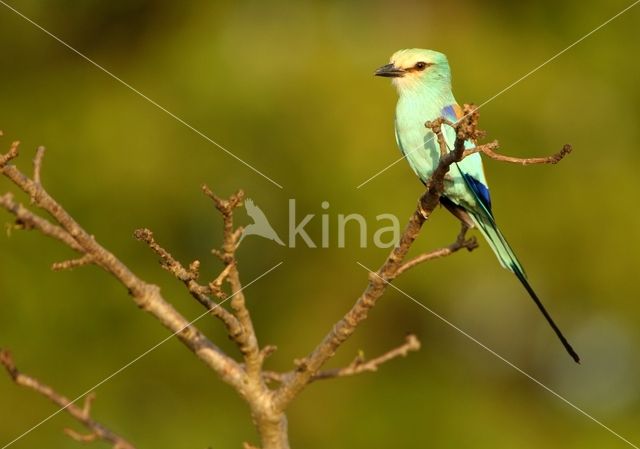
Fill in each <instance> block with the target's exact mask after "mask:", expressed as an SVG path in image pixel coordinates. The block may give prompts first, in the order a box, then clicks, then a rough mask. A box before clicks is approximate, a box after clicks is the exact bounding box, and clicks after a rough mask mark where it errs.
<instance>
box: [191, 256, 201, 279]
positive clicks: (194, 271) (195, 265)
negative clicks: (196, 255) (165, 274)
mask: <svg viewBox="0 0 640 449" xmlns="http://www.w3.org/2000/svg"><path fill="white" fill-rule="evenodd" d="M189 273H191V276H192V277H193V280H196V279H198V278H199V277H200V261H199V260H194V261H193V262H191V263H190V264H189Z"/></svg>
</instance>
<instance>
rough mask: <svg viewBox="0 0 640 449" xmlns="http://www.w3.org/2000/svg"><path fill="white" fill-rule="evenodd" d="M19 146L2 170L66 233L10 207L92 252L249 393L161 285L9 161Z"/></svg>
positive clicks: (139, 300)
mask: <svg viewBox="0 0 640 449" xmlns="http://www.w3.org/2000/svg"><path fill="white" fill-rule="evenodd" d="M17 148H18V147H17V144H14V145H13V146H12V147H11V149H10V150H9V152H8V153H7V154H5V155H1V156H0V162H1V164H0V173H2V174H3V175H4V176H5V177H7V178H8V179H9V180H11V181H12V182H13V183H14V184H16V185H17V186H18V187H19V188H20V189H21V190H23V191H24V192H25V193H26V194H27V195H29V197H31V198H32V199H33V201H34V204H35V205H36V206H38V207H40V208H42V209H44V210H45V211H47V212H48V213H49V214H50V215H51V216H52V217H53V218H54V219H55V221H56V222H57V223H58V225H59V227H60V228H61V229H62V230H63V231H64V232H61V231H60V229H58V228H57V227H53V226H56V225H51V223H49V222H47V221H46V220H43V219H36V218H35V215H34V214H31V213H29V214H25V213H24V211H21V209H20V208H19V207H18V208H16V207H9V208H7V210H9V212H12V213H14V214H15V215H16V216H19V215H18V214H20V213H22V214H23V215H26V218H27V220H26V222H27V223H30V224H33V225H34V227H35V228H36V229H39V230H42V231H43V232H44V233H46V234H47V235H50V236H53V237H56V238H58V239H59V240H60V241H62V242H64V243H67V244H68V246H70V247H72V248H73V249H75V250H78V252H80V253H81V254H82V255H90V256H91V257H92V261H93V263H95V264H96V265H98V266H100V267H102V268H103V269H104V270H106V271H107V272H109V273H111V274H112V275H113V276H114V277H115V278H116V279H118V280H119V281H120V282H121V283H122V284H123V285H124V286H125V287H126V288H127V290H128V291H129V293H130V295H131V297H132V299H133V300H134V301H135V303H136V304H137V305H138V307H140V308H141V309H142V310H145V311H146V312H148V313H150V314H151V315H153V316H154V317H155V318H157V319H158V320H159V321H160V322H161V323H162V324H163V325H164V326H165V327H166V328H167V329H169V331H171V332H172V333H173V334H175V335H176V336H177V337H178V339H179V340H180V341H181V342H182V343H184V344H185V345H186V346H187V347H188V348H189V349H190V350H191V351H193V352H194V354H196V356H197V357H198V358H199V359H201V360H202V361H203V362H204V363H205V364H207V366H209V367H210V368H211V369H213V370H214V371H215V372H217V373H218V375H219V376H220V377H221V378H222V379H223V380H224V381H225V382H227V383H229V384H231V385H232V386H234V388H236V390H237V391H238V392H239V393H240V395H241V396H243V397H244V396H246V394H247V390H246V383H245V381H244V379H245V373H244V370H243V369H242V368H241V367H240V365H239V364H238V363H237V362H236V361H235V360H233V359H231V358H230V357H229V356H227V355H226V354H224V352H223V351H222V350H221V349H220V348H218V347H217V346H216V345H214V344H213V343H212V342H211V341H210V340H209V339H208V338H206V337H205V336H204V334H202V332H200V330H198V329H197V328H196V327H195V326H194V325H193V324H191V323H190V322H189V321H188V320H187V319H186V318H185V317H184V316H182V315H181V314H180V313H179V312H178V311H177V310H176V309H175V308H173V306H172V305H171V304H169V303H168V302H167V301H166V300H165V299H164V298H163V296H162V294H161V293H160V289H159V287H157V286H156V285H153V284H148V283H146V282H144V281H143V280H142V279H140V278H138V277H137V276H136V275H135V274H134V273H133V272H132V271H131V270H130V269H129V268H128V267H127V266H126V265H125V264H123V263H122V262H121V261H120V260H119V259H118V258H117V257H116V256H115V255H114V254H112V253H111V252H109V251H108V250H107V249H105V248H104V247H103V246H101V245H100V244H99V243H98V242H97V241H96V240H95V239H94V238H93V236H92V235H90V234H89V233H88V232H86V231H85V230H84V229H83V228H82V227H81V226H80V225H79V224H78V223H77V222H76V221H75V220H74V219H73V217H72V216H71V215H70V214H69V213H68V212H67V211H66V210H65V209H64V208H63V207H62V206H61V205H60V204H59V203H58V202H57V201H56V200H55V199H53V197H51V196H50V195H49V194H48V193H47V191H46V190H45V189H44V188H43V187H42V185H40V184H38V183H36V182H34V181H33V180H32V179H30V178H28V177H27V176H25V175H24V174H23V173H22V172H21V171H20V170H18V169H17V168H16V167H15V166H14V165H9V164H7V162H8V161H10V160H11V159H13V158H15V156H16V155H17ZM2 198H3V199H4V203H5V204H8V205H9V206H12V205H13V206H15V203H13V204H12V199H11V198H10V197H9V196H7V195H5V196H3V197H2ZM5 208H6V207H5ZM47 223H48V225H47ZM65 233H66V234H65ZM67 234H68V236H70V237H71V239H72V240H73V242H74V243H71V241H70V240H69V238H67V237H66V235H67Z"/></svg>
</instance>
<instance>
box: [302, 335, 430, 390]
mask: <svg viewBox="0 0 640 449" xmlns="http://www.w3.org/2000/svg"><path fill="white" fill-rule="evenodd" d="M419 349H420V340H418V337H416V336H415V335H413V334H409V335H407V337H406V338H405V342H404V343H403V344H402V345H401V346H398V347H397V348H394V349H392V350H391V351H388V352H386V353H384V354H382V355H381V356H379V357H376V358H374V359H371V360H368V361H365V360H363V358H362V357H361V356H359V357H356V359H355V360H354V361H353V362H352V363H351V364H350V365H348V366H345V367H343V368H336V369H332V370H324V371H319V372H318V373H316V375H315V376H313V380H314V381H316V380H322V379H332V378H335V377H347V376H354V375H356V374H360V373H365V372H373V371H377V370H378V368H379V367H380V365H382V364H383V363H386V362H389V361H391V360H393V359H395V358H398V357H406V356H407V355H408V354H409V352H412V351H418V350H419Z"/></svg>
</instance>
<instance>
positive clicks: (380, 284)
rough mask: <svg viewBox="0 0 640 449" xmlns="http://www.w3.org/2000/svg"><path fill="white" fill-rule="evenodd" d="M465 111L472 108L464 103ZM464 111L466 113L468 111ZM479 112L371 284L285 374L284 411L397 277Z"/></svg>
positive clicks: (280, 393) (437, 129)
mask: <svg viewBox="0 0 640 449" xmlns="http://www.w3.org/2000/svg"><path fill="white" fill-rule="evenodd" d="M465 108H466V111H469V109H468V108H469V107H468V106H465ZM466 111H465V112H466ZM432 125H433V128H432V129H433V132H434V133H436V135H438V133H441V132H442V131H441V123H433V124H432ZM476 125H477V112H475V111H469V112H468V113H467V114H466V118H465V119H463V120H462V121H461V122H459V123H458V124H457V125H456V141H455V144H454V149H453V151H450V152H447V151H448V150H447V149H446V148H441V152H442V153H443V154H444V155H443V156H442V157H441V158H440V162H439V164H438V166H437V167H436V169H435V170H434V172H433V174H432V175H431V178H430V180H429V182H428V183H427V188H426V191H425V192H424V194H423V195H422V196H421V198H420V201H419V202H418V207H417V209H416V211H415V212H414V213H413V215H412V216H411V218H410V219H409V223H408V224H407V226H406V227H405V229H404V231H403V232H402V234H401V236H400V241H399V243H398V245H397V246H396V247H395V248H394V249H393V250H392V251H391V253H390V254H389V256H388V257H387V259H386V260H385V261H384V263H383V264H382V267H380V269H379V270H378V271H377V272H376V273H372V274H371V275H370V276H369V283H368V285H367V287H366V289H365V291H364V292H363V293H362V295H361V296H360V297H359V298H358V299H357V301H356V302H355V304H354V305H353V306H352V307H351V309H350V310H349V311H348V312H347V313H346V314H345V315H344V316H343V317H342V318H341V319H340V320H339V321H338V322H337V323H336V324H335V325H334V326H333V327H332V329H331V331H329V333H328V334H327V335H326V336H325V337H324V338H323V340H322V341H321V342H320V344H318V345H317V346H316V347H315V349H314V350H313V351H312V352H311V353H310V354H309V355H307V356H306V357H305V358H304V359H302V362H301V363H300V364H299V365H298V366H297V367H296V369H295V370H293V371H291V372H289V373H287V374H285V375H284V376H283V381H282V385H281V386H280V388H279V389H278V390H277V391H276V393H275V406H276V407H277V408H278V409H279V410H284V409H285V408H286V407H287V405H288V404H289V403H290V402H291V401H292V400H293V399H294V398H295V397H296V396H297V395H298V394H299V393H300V392H301V391H302V390H303V389H304V388H305V386H306V385H307V384H309V382H311V380H312V379H313V377H314V376H315V375H316V373H317V372H318V371H319V370H320V368H321V367H322V366H323V365H324V364H325V363H326V362H327V361H328V360H329V359H330V358H331V357H333V355H334V354H335V352H336V351H337V349H338V348H339V347H340V346H341V345H342V344H343V343H344V342H345V341H346V340H347V339H348V338H349V337H350V336H351V335H352V334H353V333H354V332H355V330H356V328H357V327H358V326H359V325H360V323H362V321H364V320H365V319H366V318H367V317H368V314H369V311H370V310H371V309H373V308H374V307H375V305H376V304H377V302H378V300H379V299H380V298H381V297H382V295H383V294H384V292H385V291H386V288H387V285H388V283H387V281H390V280H391V279H393V278H395V277H396V275H397V271H398V269H399V268H400V267H401V265H402V262H403V260H404V258H405V257H406V255H407V253H408V252H409V249H410V248H411V245H412V244H413V242H414V241H415V239H416V238H417V237H418V234H419V233H420V229H421V228H422V225H423V224H424V222H425V221H426V220H427V218H428V217H429V216H430V215H431V213H432V212H433V211H434V210H435V208H436V207H437V205H438V204H439V200H440V195H441V194H442V192H443V190H444V177H445V175H446V174H447V172H448V171H449V167H450V166H451V164H453V163H454V162H458V161H460V160H461V159H462V156H463V153H464V142H465V140H467V139H471V138H475V137H476V136H477V131H476V129H475V126H476ZM439 142H440V143H441V145H445V146H446V143H445V142H444V139H439Z"/></svg>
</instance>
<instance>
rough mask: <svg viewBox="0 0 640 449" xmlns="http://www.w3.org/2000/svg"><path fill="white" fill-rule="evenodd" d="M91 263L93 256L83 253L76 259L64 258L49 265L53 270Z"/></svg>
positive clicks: (69, 268) (70, 268) (68, 268)
mask: <svg viewBox="0 0 640 449" xmlns="http://www.w3.org/2000/svg"><path fill="white" fill-rule="evenodd" d="M91 263H93V256H92V255H91V254H85V255H84V256H82V257H80V258H77V259H70V260H65V261H63V262H56V263H54V264H53V265H51V269H52V270H53V271H63V270H72V269H74V268H78V267H82V266H84V265H89V264H91Z"/></svg>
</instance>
